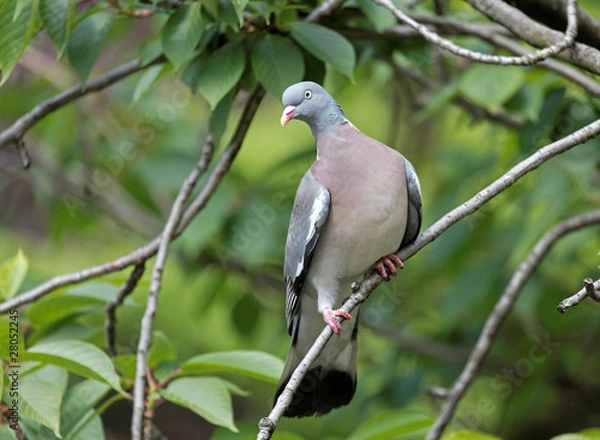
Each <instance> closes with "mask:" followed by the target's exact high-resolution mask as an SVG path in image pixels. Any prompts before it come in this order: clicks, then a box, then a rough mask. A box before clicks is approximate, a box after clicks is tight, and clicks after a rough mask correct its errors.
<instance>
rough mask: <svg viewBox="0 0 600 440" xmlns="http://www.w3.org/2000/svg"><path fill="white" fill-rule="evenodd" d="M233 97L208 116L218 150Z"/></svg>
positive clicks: (229, 94)
mask: <svg viewBox="0 0 600 440" xmlns="http://www.w3.org/2000/svg"><path fill="white" fill-rule="evenodd" d="M234 95H235V93H234V91H233V90H232V91H231V92H229V93H228V94H227V95H225V97H224V98H223V99H221V101H220V102H219V104H217V108H215V109H214V111H213V112H212V113H211V115H210V120H209V123H208V127H209V128H210V133H211V134H212V137H213V141H214V143H215V146H216V148H219V145H220V143H221V138H222V137H223V133H225V129H226V128H227V120H228V119H229V112H230V111H231V104H232V103H233V97H234ZM213 203H214V202H213ZM210 229H211V227H206V225H204V226H203V227H202V231H207V230H210Z"/></svg>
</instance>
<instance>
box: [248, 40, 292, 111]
mask: <svg viewBox="0 0 600 440" xmlns="http://www.w3.org/2000/svg"><path fill="white" fill-rule="evenodd" d="M252 69H253V70H254V73H255V74H256V78H257V79H258V80H259V81H260V82H261V83H262V85H263V86H264V87H265V89H267V91H268V92H269V93H271V95H273V96H274V97H275V98H276V99H277V100H279V99H280V98H281V95H282V94H283V91H284V90H285V89H286V88H287V87H288V86H290V85H291V84H295V83H297V82H298V81H301V80H302V78H303V77H304V59H303V58H302V53H301V52H300V50H298V48H297V47H296V45H295V44H294V43H292V42H291V41H290V40H288V39H287V38H284V37H281V36H279V35H270V34H267V35H265V36H264V37H263V38H261V39H260V41H259V42H258V44H257V45H256V47H255V48H254V53H253V54H252Z"/></svg>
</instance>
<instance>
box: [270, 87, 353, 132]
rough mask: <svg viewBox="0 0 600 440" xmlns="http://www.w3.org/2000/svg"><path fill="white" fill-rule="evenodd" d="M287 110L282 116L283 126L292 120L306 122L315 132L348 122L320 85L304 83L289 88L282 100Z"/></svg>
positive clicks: (337, 105)
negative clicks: (328, 126)
mask: <svg viewBox="0 0 600 440" xmlns="http://www.w3.org/2000/svg"><path fill="white" fill-rule="evenodd" d="M281 100H282V102H283V105H284V106H285V109H284V110H283V114H282V115H281V125H282V126H283V127H285V125H286V124H287V123H288V122H290V120H292V119H299V120H301V121H304V122H306V123H307V124H308V125H309V126H310V127H311V129H312V130H313V132H314V131H315V129H322V128H324V127H325V126H327V125H333V124H335V123H340V122H344V121H346V116H345V115H344V112H343V111H342V109H341V108H340V106H339V104H338V103H337V102H335V100H334V99H333V98H332V97H331V95H329V93H327V91H326V90H325V89H324V88H323V87H321V86H320V85H319V84H317V83H314V82H311V81H304V82H300V83H297V84H294V85H291V86H289V87H288V88H287V89H286V90H285V92H283V96H282V98H281Z"/></svg>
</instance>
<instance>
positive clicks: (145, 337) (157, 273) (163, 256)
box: [131, 135, 214, 440]
mask: <svg viewBox="0 0 600 440" xmlns="http://www.w3.org/2000/svg"><path fill="white" fill-rule="evenodd" d="M213 151H214V144H213V140H212V136H210V135H209V136H208V139H207V140H206V142H205V143H204V147H202V154H201V157H200V160H199V161H198V163H197V164H196V166H195V167H194V169H193V170H192V172H191V173H190V174H189V176H188V177H187V178H186V179H185V181H184V182H183V184H182V185H181V189H180V190H179V194H178V195H177V198H176V199H175V202H173V206H172V208H171V213H170V214H169V219H168V220H167V223H166V225H165V227H164V229H163V233H162V235H161V238H160V243H159V245H158V253H157V255H156V261H155V262H154V267H153V269H152V277H151V279H150V292H149V293H148V300H147V302H146V310H145V312H144V317H143V318H142V323H141V330H140V340H139V343H138V349H137V363H136V373H135V384H134V387H133V417H132V422H131V438H132V439H133V440H141V439H142V421H143V418H144V408H145V405H144V400H145V397H146V394H145V392H144V388H145V384H146V382H145V379H146V367H147V365H146V355H147V353H148V348H149V347H150V342H151V340H152V323H153V322H154V315H155V314H156V305H157V302H158V293H159V292H160V288H161V285H162V274H163V271H164V268H165V263H166V262H167V256H168V253H169V244H170V243H171V239H172V238H173V234H174V233H175V228H176V227H177V224H178V223H179V222H180V220H181V216H182V215H183V209H184V204H185V202H186V201H187V199H188V198H189V196H190V194H191V193H192V191H193V190H194V187H195V186H196V184H197V183H198V180H200V177H202V175H203V174H204V172H205V171H206V169H207V168H208V165H209V163H210V160H211V158H212V155H213Z"/></svg>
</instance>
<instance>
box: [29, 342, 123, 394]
mask: <svg viewBox="0 0 600 440" xmlns="http://www.w3.org/2000/svg"><path fill="white" fill-rule="evenodd" d="M23 357H24V359H25V360H30V361H40V362H45V363H49V364H53V365H58V366H59V367H63V368H65V369H67V370H69V371H72V372H73V373H75V374H79V375H81V376H83V377H87V378H89V379H94V380H98V381H100V382H104V383H107V384H108V385H110V386H111V387H112V388H113V389H114V390H116V391H118V392H120V393H122V392H123V390H122V388H121V385H120V384H119V376H117V374H116V373H115V369H114V367H113V364H112V362H111V361H110V359H109V358H108V356H107V355H106V354H105V353H104V352H103V351H102V350H100V349H99V348H98V347H96V346H95V345H92V344H90V343H87V342H82V341H76V340H63V341H55V342H47V343H40V344H37V345H34V346H33V347H31V348H30V349H29V350H27V352H25V354H24V356H23Z"/></svg>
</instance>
